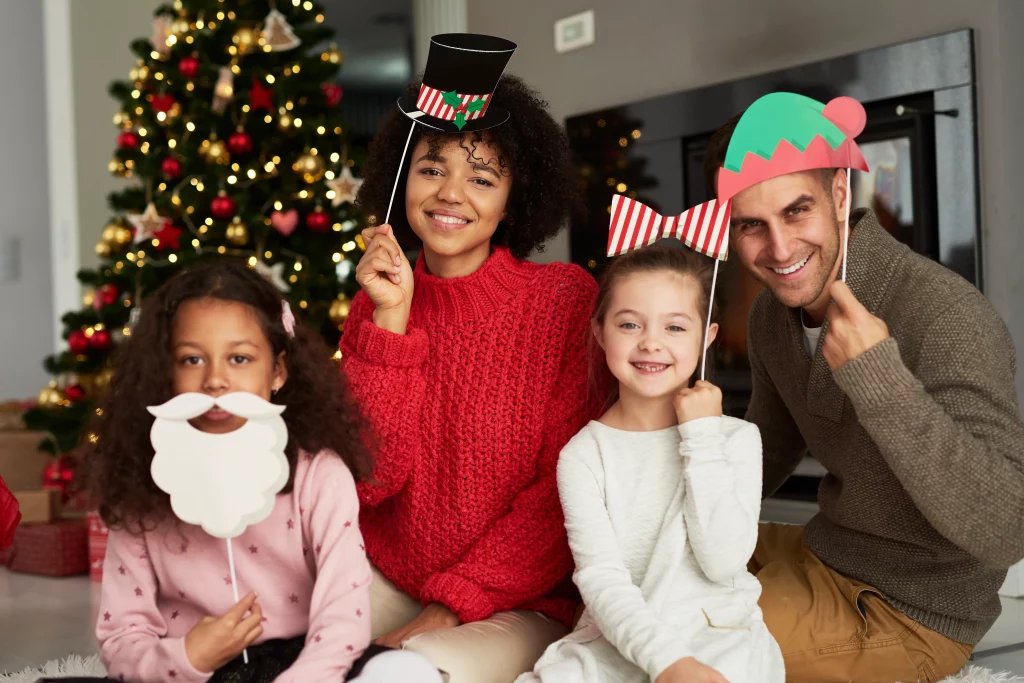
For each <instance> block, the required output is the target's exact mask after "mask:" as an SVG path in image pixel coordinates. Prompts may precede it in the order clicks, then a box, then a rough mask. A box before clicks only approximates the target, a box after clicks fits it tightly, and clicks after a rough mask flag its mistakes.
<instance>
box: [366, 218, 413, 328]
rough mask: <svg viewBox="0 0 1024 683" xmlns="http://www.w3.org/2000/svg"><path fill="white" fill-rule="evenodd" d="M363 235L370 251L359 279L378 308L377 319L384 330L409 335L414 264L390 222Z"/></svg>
mask: <svg viewBox="0 0 1024 683" xmlns="http://www.w3.org/2000/svg"><path fill="white" fill-rule="evenodd" d="M362 238H363V244H365V245H366V252H365V253H364V254H363V257H362V258H361V259H359V265H358V266H356V282H358V283H359V286H360V287H362V288H363V290H364V291H365V292H366V294H367V295H368V296H369V297H370V300H371V301H372V302H373V304H374V305H375V306H376V307H377V308H376V310H374V312H373V322H374V324H376V325H377V326H378V327H380V328H382V329H385V330H390V331H391V332H395V333H397V334H405V328H406V326H407V325H408V323H409V310H410V309H411V308H412V288H413V279H412V266H410V265H409V260H408V259H407V258H405V254H404V253H403V252H402V248H401V247H399V246H398V242H397V240H395V235H394V232H393V231H392V229H391V226H390V225H386V224H385V225H379V226H377V227H375V228H367V229H365V230H363V232H362Z"/></svg>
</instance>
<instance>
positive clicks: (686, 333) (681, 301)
mask: <svg viewBox="0 0 1024 683" xmlns="http://www.w3.org/2000/svg"><path fill="white" fill-rule="evenodd" d="M700 299H701V292H700V284H699V283H698V282H697V280H696V279H695V278H694V277H692V276H686V275H681V274H679V273H676V272H673V271H671V270H654V271H647V272H638V273H634V274H632V275H627V276H624V277H622V278H621V279H619V280H617V281H616V282H615V284H614V289H613V291H612V293H611V299H610V301H609V304H608V307H607V312H606V313H605V316H604V321H603V322H600V323H599V322H597V321H595V322H594V323H593V325H594V334H595V335H596V336H597V340H598V343H599V344H600V345H601V347H602V349H603V350H604V353H605V358H606V360H607V362H608V369H609V370H611V372H612V374H613V375H615V378H616V379H618V380H619V397H620V400H621V401H630V400H636V399H641V400H645V401H646V400H651V399H667V400H671V399H672V396H673V395H674V394H675V393H676V392H677V391H679V389H681V388H682V387H684V386H686V385H687V384H688V383H689V381H690V378H691V377H692V376H693V373H694V371H695V370H696V368H697V364H698V363H699V362H700V358H701V340H702V338H703V336H704V323H703V317H702V315H701V313H700V311H699V310H698V309H699V301H700ZM717 332H718V325H717V324H712V325H711V329H710V331H709V339H708V343H709V344H710V343H711V341H713V340H714V338H715V335H716V334H717Z"/></svg>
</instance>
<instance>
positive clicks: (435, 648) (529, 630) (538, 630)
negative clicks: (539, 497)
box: [370, 567, 565, 683]
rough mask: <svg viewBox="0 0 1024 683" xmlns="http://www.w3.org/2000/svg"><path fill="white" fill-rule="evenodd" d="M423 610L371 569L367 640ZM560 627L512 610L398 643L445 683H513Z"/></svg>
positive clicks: (562, 631) (541, 617)
mask: <svg viewBox="0 0 1024 683" xmlns="http://www.w3.org/2000/svg"><path fill="white" fill-rule="evenodd" d="M422 610H423V608H422V607H421V606H420V604H419V602H417V601H416V600H413V599H412V598H411V597H409V596H408V595H406V594H405V593H403V592H402V591H400V590H398V588H396V587H395V584H393V583H391V581H389V580H388V579H387V578H386V577H385V576H384V575H383V574H381V573H380V572H379V571H377V568H376V567H374V568H373V583H372V584H371V585H370V614H371V622H372V624H373V627H372V637H373V638H377V637H378V636H382V635H384V634H385V633H388V632H390V631H393V630H395V629H396V628H398V627H400V626H402V625H404V624H407V623H409V622H410V621H412V620H413V619H414V618H415V617H416V616H417V615H418V614H419V613H420V612H421V611H422ZM564 635H565V627H564V626H562V624H560V623H559V622H557V621H555V620H554V619H551V618H549V617H546V616H544V615H543V614H541V613H540V612H528V611H525V610H512V611H510V612H498V613H496V614H494V615H492V616H491V617H490V618H488V619H484V620H483V621H477V622H474V623H472V624H463V625H462V626H458V627H456V628H446V629H441V630H438V631H431V632H430V633H422V634H420V635H418V636H415V637H413V638H410V639H409V640H407V641H405V642H404V643H402V649H404V650H410V651H412V652H418V653H419V654H421V655H423V656H424V657H426V658H427V659H428V660H430V663H431V664H433V665H434V666H436V667H437V668H438V669H440V670H441V671H444V672H446V673H447V674H448V676H447V679H446V680H447V681H448V683H512V681H514V680H515V679H516V678H518V677H519V675H520V674H522V673H525V672H527V671H531V670H533V665H534V663H535V662H536V661H537V660H538V659H540V656H541V655H542V654H543V653H544V650H545V649H546V648H547V646H548V645H550V644H551V643H553V642H554V641H556V640H558V639H559V638H561V637H562V636H564Z"/></svg>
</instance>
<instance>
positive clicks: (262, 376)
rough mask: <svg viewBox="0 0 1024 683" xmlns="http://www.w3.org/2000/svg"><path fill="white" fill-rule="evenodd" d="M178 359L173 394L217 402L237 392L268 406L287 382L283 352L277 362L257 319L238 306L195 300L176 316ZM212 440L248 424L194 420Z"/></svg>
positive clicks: (225, 416)
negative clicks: (245, 393)
mask: <svg viewBox="0 0 1024 683" xmlns="http://www.w3.org/2000/svg"><path fill="white" fill-rule="evenodd" d="M171 348H172V353H173V354H174V393H175V394H183V393H186V392H196V393H201V394H206V395H208V396H212V397H214V398H216V397H218V396H222V395H224V394H229V393H232V392H237V391H244V392H247V393H250V394H255V395H256V396H259V397H261V398H263V399H264V400H266V401H269V400H270V396H271V393H272V391H275V390H277V389H280V388H281V387H282V386H283V385H284V382H285V380H286V379H287V371H286V369H285V365H284V352H283V351H282V352H281V353H280V354H278V355H277V356H275V355H274V350H273V349H272V348H271V346H270V341H269V340H268V339H267V337H266V335H265V334H264V333H263V329H262V327H261V326H260V323H259V321H258V320H257V318H256V313H255V311H253V310H252V309H251V308H250V307H248V306H246V305H245V304H242V303H239V302H237V301H227V300H224V299H213V298H207V299H191V300H189V301H186V302H185V303H183V304H182V305H181V306H180V307H179V308H178V311H177V314H176V315H175V316H174V325H173V328H172V331H171ZM191 423H192V426H193V427H195V428H196V429H199V430H200V431H204V432H209V433H211V434H225V433H227V432H232V431H234V430H236V429H238V428H239V427H241V426H242V425H243V424H245V419H244V418H241V417H238V416H237V415H232V414H231V413H228V412H226V411H224V410H220V409H218V408H216V407H215V408H213V409H212V410H210V411H208V412H206V413H204V414H203V415H200V416H199V417H197V418H195V419H194V420H191Z"/></svg>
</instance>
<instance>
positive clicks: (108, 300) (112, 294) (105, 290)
mask: <svg viewBox="0 0 1024 683" xmlns="http://www.w3.org/2000/svg"><path fill="white" fill-rule="evenodd" d="M120 298H121V292H120V291H119V290H118V289H117V285H114V284H109V283H108V284H105V285H103V286H102V287H100V288H99V289H98V290H97V291H96V301H100V302H102V304H103V305H104V306H110V305H111V304H116V303H117V301H118V299H120Z"/></svg>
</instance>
